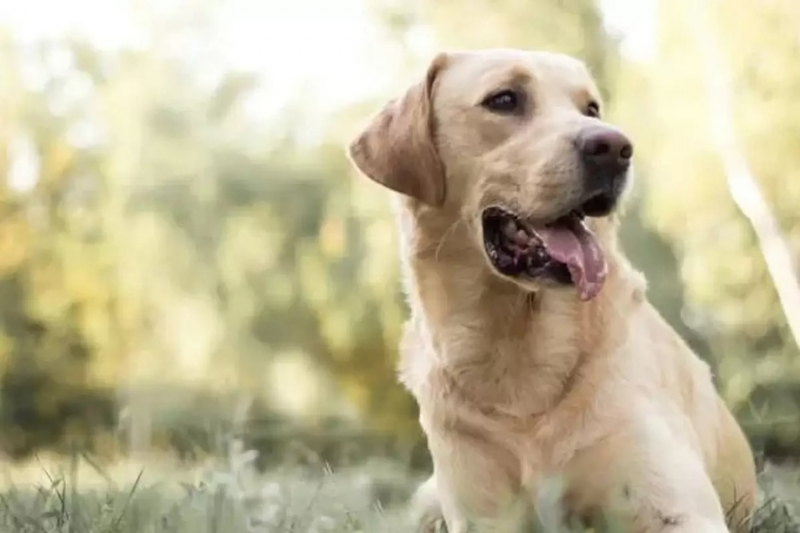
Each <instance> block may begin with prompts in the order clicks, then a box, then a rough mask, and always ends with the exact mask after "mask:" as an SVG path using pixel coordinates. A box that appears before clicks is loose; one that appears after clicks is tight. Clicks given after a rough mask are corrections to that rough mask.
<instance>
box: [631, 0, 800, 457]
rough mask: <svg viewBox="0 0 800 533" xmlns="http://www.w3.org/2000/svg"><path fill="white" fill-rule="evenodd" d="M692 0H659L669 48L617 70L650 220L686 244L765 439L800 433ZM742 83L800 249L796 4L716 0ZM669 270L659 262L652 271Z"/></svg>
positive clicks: (778, 326)
mask: <svg viewBox="0 0 800 533" xmlns="http://www.w3.org/2000/svg"><path fill="white" fill-rule="evenodd" d="M698 8H699V6H698V5H697V4H696V3H694V2H692V1H691V0H686V1H684V0H677V1H674V2H661V3H660V12H659V23H660V33H659V55H658V57H657V58H656V60H655V61H654V62H653V63H652V65H649V66H647V67H643V68H641V69H639V70H638V71H635V70H633V69H628V70H626V71H625V73H624V75H623V76H622V77H621V80H620V82H619V85H620V86H619V90H618V98H617V101H618V102H619V106H618V108H619V120H620V122H622V123H623V124H624V125H625V126H626V127H627V128H628V129H629V130H630V132H631V133H632V135H633V137H634V138H635V139H637V149H638V153H639V160H638V162H639V169H640V171H641V172H640V178H642V179H641V182H643V183H641V185H642V186H643V188H644V189H645V190H646V198H645V208H644V213H645V220H646V222H647V223H648V224H651V225H652V226H653V227H654V228H655V229H656V230H657V231H658V232H659V233H660V234H662V235H664V237H665V238H666V239H668V241H669V242H670V245H671V246H672V247H673V249H674V250H675V251H676V253H677V255H678V257H679V273H680V279H681V281H682V282H683V283H682V284H683V287H684V290H685V294H686V298H687V307H686V309H685V311H684V313H683V316H684V318H685V320H686V321H687V322H688V323H690V324H691V325H692V326H693V328H694V329H695V330H696V331H698V333H700V334H702V336H703V337H704V338H705V339H707V342H708V344H709V348H710V354H709V355H710V357H711V359H712V361H713V362H714V363H715V367H716V369H717V373H718V378H719V383H720V388H721V390H722V392H723V395H724V397H725V399H726V401H727V402H728V403H729V404H730V405H731V406H732V407H733V408H734V409H735V411H736V413H737V415H738V416H739V418H740V419H741V420H742V421H743V423H744V424H745V425H746V428H747V431H748V433H749V434H750V436H751V438H752V439H753V440H754V443H755V444H756V445H757V448H761V447H765V448H766V449H767V451H768V452H770V453H775V454H777V453H781V454H792V455H795V454H796V451H797V449H798V445H800V430H798V428H800V416H798V411H797V409H798V405H800V359H799V358H798V347H797V346H796V345H795V344H794V341H793V340H792V336H791V334H790V332H789V330H788V327H787V325H786V321H785V317H784V315H783V312H782V310H781V307H780V305H779V304H778V299H777V294H776V292H775V289H774V286H773V283H772V281H771V279H770V277H769V273H768V271H767V268H766V265H765V263H764V260H763V257H762V255H761V253H760V251H759V249H758V243H757V240H756V237H755V234H754V232H753V231H752V228H751V226H750V225H749V222H748V221H747V219H745V218H744V217H743V216H742V215H741V213H739V211H738V210H737V208H736V206H735V204H734V203H733V201H732V199H731V197H730V195H729V193H728V190H727V186H726V181H725V176H724V174H723V170H722V166H721V162H720V160H719V158H718V156H717V154H716V152H715V149H714V146H713V144H712V138H711V135H710V130H709V126H708V111H707V109H708V107H707V106H708V103H707V102H706V101H705V98H706V96H705V93H704V92H703V86H702V75H703V71H702V69H703V68H705V66H704V65H702V64H701V61H700V54H697V53H693V52H692V48H691V47H692V46H693V43H696V42H697V41H696V39H695V38H694V36H693V35H692V33H691V32H692V31H693V26H692V25H691V18H690V17H691V15H692V13H691V10H693V9H698ZM710 15H711V19H712V20H713V21H714V24H713V25H714V27H713V31H714V32H715V35H714V36H713V38H714V39H716V40H717V41H718V43H719V45H720V49H721V50H722V51H723V55H724V61H725V65H724V67H725V69H726V70H727V71H728V73H729V75H730V78H731V79H730V83H731V87H732V89H733V95H734V103H735V109H734V113H735V115H734V122H735V124H736V128H737V131H736V136H737V138H738V139H739V140H740V141H741V142H742V144H743V146H744V151H745V154H744V155H745V156H746V158H747V161H748V164H749V165H750V167H751V169H752V171H753V173H754V175H755V176H756V178H757V180H758V182H759V186H760V187H761V188H762V190H763V191H764V194H765V196H766V197H767V200H768V201H769V203H770V207H771V208H772V210H773V213H774V215H775V216H776V217H777V219H778V221H779V223H780V225H781V229H782V231H783V232H784V235H785V236H786V237H787V239H788V241H789V246H790V248H791V249H792V250H793V252H794V254H793V255H794V257H795V260H797V258H798V257H800V218H799V214H798V209H797V206H799V205H800V179H798V168H800V167H799V166H798V162H799V160H798V158H799V157H800V129H798V125H800V107H799V106H798V102H797V98H796V95H797V90H798V88H800V68H798V65H797V61H796V57H797V52H798V50H800V38H798V34H797V31H796V30H797V23H798V21H800V11H798V5H797V3H796V2H793V1H792V0H776V1H772V2H767V3H765V4H763V5H759V8H758V10H757V12H754V11H753V5H752V3H751V2H747V1H746V0H741V1H733V2H724V3H723V2H721V1H714V2H711V3H710ZM662 275H663V274H662V273H661V272H660V271H653V272H652V273H651V275H650V279H651V280H653V279H654V278H657V277H658V276H662Z"/></svg>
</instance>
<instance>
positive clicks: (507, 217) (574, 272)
mask: <svg viewBox="0 0 800 533" xmlns="http://www.w3.org/2000/svg"><path fill="white" fill-rule="evenodd" d="M590 207H591V206H590ZM588 211H589V212H590V214H594V213H591V212H592V211H594V210H593V209H589V210H588ZM603 211H605V210H603ZM585 213H586V212H585V211H584V209H582V208H581V209H575V210H572V211H570V212H569V213H568V214H567V215H564V216H562V217H559V218H557V219H555V220H553V221H552V222H550V223H547V224H539V225H535V224H532V223H530V222H527V221H525V220H523V219H522V218H521V217H519V216H517V215H515V214H514V213H512V212H510V211H508V210H505V209H503V208H500V207H489V208H487V209H486V210H484V211H483V215H482V218H483V241H484V247H485V249H486V253H487V255H488V256H489V260H490V261H491V263H492V265H493V266H494V268H496V269H497V271H498V272H500V273H501V274H504V275H506V276H509V277H528V278H538V279H541V278H545V279H549V280H552V281H555V282H557V283H560V284H572V285H574V286H575V287H576V288H577V289H578V294H579V296H580V298H581V299H582V300H584V301H587V300H591V299H592V298H594V297H595V296H597V294H598V293H599V292H600V289H601V288H602V286H603V282H604V281H605V277H606V262H605V257H604V255H603V250H602V249H601V248H600V244H599V243H598V242H597V239H595V236H594V235H593V234H592V232H591V230H590V229H589V228H588V227H587V226H586V224H585V221H584V218H585V216H586V214H585ZM598 214H599V213H598Z"/></svg>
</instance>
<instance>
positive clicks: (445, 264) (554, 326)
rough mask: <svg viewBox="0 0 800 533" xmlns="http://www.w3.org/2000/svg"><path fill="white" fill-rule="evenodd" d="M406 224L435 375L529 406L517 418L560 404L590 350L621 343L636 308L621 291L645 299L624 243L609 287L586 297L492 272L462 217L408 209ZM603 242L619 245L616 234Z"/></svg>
mask: <svg viewBox="0 0 800 533" xmlns="http://www.w3.org/2000/svg"><path fill="white" fill-rule="evenodd" d="M400 230H401V231H400V234H401V255H402V256H403V258H404V259H403V260H404V262H405V264H404V268H403V270H404V276H405V277H406V280H405V281H406V283H405V289H406V293H407V296H408V298H409V300H410V304H411V308H412V319H411V320H412V324H414V325H415V332H416V334H417V335H419V336H421V337H422V338H421V339H420V342H422V343H424V348H421V347H418V348H417V349H425V350H426V351H427V352H428V354H427V355H426V357H430V358H431V362H432V367H431V370H432V371H434V372H439V373H441V374H442V375H443V376H445V377H446V379H448V380H450V381H452V387H453V388H455V389H458V390H459V391H461V392H460V393H461V394H464V395H467V396H469V397H470V398H469V399H470V400H472V401H473V402H475V403H477V404H481V405H482V406H490V407H491V408H493V409H499V410H503V409H504V406H517V407H515V409H518V408H519V406H524V409H525V410H526V412H520V413H508V414H512V415H519V416H528V415H531V414H535V413H537V412H544V411H546V410H548V409H550V408H552V406H553V405H554V404H555V403H557V402H558V401H559V400H560V399H561V398H562V397H563V396H564V394H565V392H566V391H565V389H566V388H567V387H569V386H570V385H571V384H572V382H573V381H574V379H573V378H574V377H575V375H576V374H577V371H578V369H579V368H580V366H581V365H583V364H588V363H589V362H588V361H587V354H590V353H592V354H596V353H601V352H603V351H606V352H608V351H610V350H609V349H606V350H603V349H602V348H603V347H604V346H605V345H607V344H612V343H615V342H621V341H620V338H619V337H620V335H621V334H622V332H624V315H625V314H626V312H625V309H623V308H624V307H626V306H625V302H624V301H618V300H613V301H612V299H611V295H612V294H615V295H617V297H618V296H619V295H620V294H623V295H624V294H627V295H629V298H628V299H627V301H629V302H635V301H637V300H641V299H642V290H643V287H642V286H641V284H640V283H638V277H636V276H635V273H633V271H632V270H631V269H630V268H629V266H628V265H627V264H626V263H624V262H623V260H622V259H621V256H620V255H619V254H618V253H617V252H616V250H615V249H614V250H608V252H609V253H607V257H608V258H609V260H608V263H609V265H608V266H609V272H608V277H607V280H606V285H605V287H604V289H603V290H602V291H601V292H600V294H599V295H598V296H597V297H595V299H593V300H591V301H589V302H581V301H580V300H579V299H578V296H577V292H576V291H571V290H569V288H563V289H544V290H541V291H539V292H536V293H531V292H528V291H525V290H523V289H522V288H520V287H519V286H518V285H516V284H514V283H513V282H510V281H507V280H504V279H501V278H500V277H499V276H497V275H496V274H494V273H493V272H491V271H490V270H489V266H488V263H487V261H486V260H485V258H484V257H483V255H482V252H481V251H480V250H479V249H478V248H477V246H476V242H475V237H474V229H473V228H469V227H468V223H466V222H464V221H463V220H462V219H460V218H459V217H458V216H457V215H454V216H447V215H446V214H444V213H441V212H433V211H430V210H425V209H424V208H423V209H420V208H419V207H417V206H408V205H406V206H404V207H403V209H402V211H401V212H400ZM603 238H604V242H605V245H606V246H609V247H616V242H615V239H614V235H613V234H612V233H609V235H604V236H603ZM618 258H619V259H618ZM632 274H634V275H633V276H632ZM623 300H624V299H623ZM627 307H630V306H627ZM417 356H418V355H417V354H414V353H406V354H404V355H403V357H417ZM420 378H421V376H420ZM404 379H407V380H408V379H411V380H414V379H415V378H414V377H413V376H404ZM501 382H502V384H503V385H502V387H498V386H496V384H497V383H501ZM409 385H411V386H412V388H413V386H414V385H413V383H412V384H409ZM509 408H510V407H509Z"/></svg>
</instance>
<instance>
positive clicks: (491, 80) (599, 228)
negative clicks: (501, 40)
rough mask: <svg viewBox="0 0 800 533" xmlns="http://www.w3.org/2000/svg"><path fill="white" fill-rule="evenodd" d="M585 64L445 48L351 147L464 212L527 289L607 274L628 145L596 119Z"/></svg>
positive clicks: (430, 201) (485, 251) (427, 200)
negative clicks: (611, 219) (610, 221)
mask: <svg viewBox="0 0 800 533" xmlns="http://www.w3.org/2000/svg"><path fill="white" fill-rule="evenodd" d="M601 113H602V103H601V101H600V95H599V94H598V91H597V87H596V86H595V83H594V81H593V79H592V78H591V76H590V74H589V73H588V71H587V69H586V68H585V67H584V65H583V64H582V63H580V62H579V61H577V60H576V59H573V58H570V57H567V56H564V55H559V54H552V53H544V52H526V51H519V50H483V51H469V52H456V53H448V54H440V55H439V56H437V57H436V59H435V60H434V61H433V62H432V63H431V65H430V67H429V68H428V71H427V74H426V76H425V78H424V79H423V80H421V81H420V82H419V83H417V84H415V85H414V86H412V87H411V88H409V89H408V91H407V92H406V93H405V94H404V95H403V96H402V97H400V98H398V99H396V100H393V101H392V102H390V103H389V104H387V105H386V106H385V107H384V108H383V109H382V110H381V111H380V112H379V113H378V114H377V115H376V116H375V117H373V118H372V119H371V121H370V122H369V123H368V125H367V126H366V128H365V129H364V130H363V131H362V132H361V133H360V134H359V135H358V137H356V139H355V140H353V142H352V143H351V144H350V146H349V155H350V158H351V160H352V161H353V162H354V164H355V165H356V166H357V167H358V168H359V169H360V171H361V172H362V173H363V174H365V175H366V176H368V177H369V178H371V179H373V180H375V181H377V182H379V183H381V184H383V185H384V186H386V187H388V188H390V189H393V190H394V191H397V192H399V193H402V194H404V195H406V196H407V197H410V198H412V199H414V201H416V202H418V203H419V205H420V206H422V207H424V208H427V209H433V210H436V211H439V212H441V213H442V214H450V215H454V216H457V217H459V218H461V219H462V220H463V221H464V222H466V224H467V226H468V227H469V228H470V233H471V234H472V235H473V236H474V247H475V248H476V250H479V251H480V253H481V254H482V255H483V256H484V258H485V260H486V262H487V266H488V267H489V268H490V269H492V270H493V271H494V272H495V273H496V274H498V275H500V276H502V277H505V278H507V279H510V280H512V281H514V282H516V283H517V284H519V285H521V286H522V287H524V288H525V289H528V290H538V289H541V288H544V287H552V286H565V285H574V286H576V287H577V288H578V292H579V294H580V296H581V298H583V299H590V298H592V297H593V296H594V295H596V294H597V292H599V290H600V288H601V286H602V284H603V281H604V279H605V276H606V271H607V266H606V259H605V257H604V255H605V254H604V245H605V244H606V243H604V242H603V241H604V239H605V237H604V236H605V235H607V234H608V232H607V231H605V230H606V228H604V227H603V226H604V224H607V223H606V222H605V221H604V219H605V218H606V217H608V216H609V215H611V214H612V213H613V212H614V210H615V208H616V207H617V205H618V203H619V200H620V198H621V196H622V194H623V193H624V192H625V190H626V185H627V182H628V173H629V167H630V163H631V155H632V152H633V148H632V145H631V142H630V141H629V140H628V138H627V137H626V136H625V135H624V134H623V133H622V132H620V131H619V130H618V129H616V128H614V127H613V126H611V125H609V124H607V123H605V122H603V121H602V119H601Z"/></svg>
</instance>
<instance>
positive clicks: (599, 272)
mask: <svg viewBox="0 0 800 533" xmlns="http://www.w3.org/2000/svg"><path fill="white" fill-rule="evenodd" d="M536 233H538V234H539V236H540V237H541V238H542V241H543V242H544V246H545V248H546V249H547V252H548V253H549V254H550V256H551V257H552V258H553V259H555V260H556V261H559V262H561V263H564V264H566V265H567V268H569V273H570V275H571V276H572V282H573V283H575V286H576V287H578V292H579V294H580V297H581V300H583V301H587V300H591V299H592V298H594V297H595V296H597V293H599V292H600V289H601V288H602V287H603V282H604V281H605V279H606V261H605V257H603V251H602V250H601V249H600V245H599V244H598V243H597V240H596V239H595V238H594V235H592V232H591V231H589V229H588V228H587V227H586V226H585V225H584V223H583V222H582V221H580V220H577V219H571V220H570V223H569V225H567V224H564V225H559V226H557V227H545V228H536Z"/></svg>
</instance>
